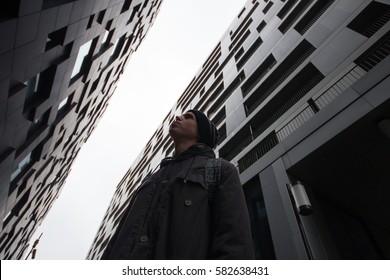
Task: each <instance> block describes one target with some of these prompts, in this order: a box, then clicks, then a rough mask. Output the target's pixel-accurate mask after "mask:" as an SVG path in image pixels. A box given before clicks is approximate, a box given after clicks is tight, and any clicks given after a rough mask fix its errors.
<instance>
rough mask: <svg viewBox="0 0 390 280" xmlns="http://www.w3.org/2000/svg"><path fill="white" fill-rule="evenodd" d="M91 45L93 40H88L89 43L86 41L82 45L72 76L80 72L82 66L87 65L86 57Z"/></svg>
mask: <svg viewBox="0 0 390 280" xmlns="http://www.w3.org/2000/svg"><path fill="white" fill-rule="evenodd" d="M91 45H92V40H90V41H88V42H87V43H85V44H84V45H82V46H81V47H80V50H79V53H78V54H77V58H76V62H75V64H74V67H73V71H72V75H71V78H73V77H75V76H76V75H77V74H79V73H80V71H81V69H82V67H83V66H84V65H85V63H86V58H87V56H88V54H89V53H90V50H91Z"/></svg>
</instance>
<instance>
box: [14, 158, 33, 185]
mask: <svg viewBox="0 0 390 280" xmlns="http://www.w3.org/2000/svg"><path fill="white" fill-rule="evenodd" d="M30 162H31V152H30V153H29V154H28V155H27V156H26V157H25V158H24V159H22V160H21V161H20V163H19V164H18V166H17V167H16V169H15V170H14V172H12V174H11V182H12V181H13V180H14V179H15V178H16V177H17V176H18V175H19V174H20V173H21V172H22V170H23V169H24V168H25V167H26V166H27V165H28V164H29V163H30Z"/></svg>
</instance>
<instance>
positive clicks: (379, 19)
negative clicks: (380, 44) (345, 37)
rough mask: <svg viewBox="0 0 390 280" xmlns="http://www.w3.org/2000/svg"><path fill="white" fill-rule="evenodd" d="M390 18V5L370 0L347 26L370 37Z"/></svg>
mask: <svg viewBox="0 0 390 280" xmlns="http://www.w3.org/2000/svg"><path fill="white" fill-rule="evenodd" d="M389 20H390V5H386V4H383V3H378V2H376V1H373V2H371V3H370V4H369V5H368V6H367V7H366V8H365V9H364V10H363V11H362V12H361V13H360V14H359V15H358V16H357V17H356V18H355V19H354V20H353V21H352V22H351V23H350V24H349V25H348V27H349V28H350V29H352V30H354V31H356V32H358V33H360V34H362V35H364V36H367V37H371V36H372V35H374V34H375V33H376V32H377V31H378V30H379V29H380V28H382V26H384V25H385V24H386V23H387V22H388V21H389Z"/></svg>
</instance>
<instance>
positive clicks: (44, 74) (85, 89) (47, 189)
mask: <svg viewBox="0 0 390 280" xmlns="http://www.w3.org/2000/svg"><path fill="white" fill-rule="evenodd" d="M161 3H162V1H161V0H154V1H149V0H110V1H108V0H107V1H106V0H34V1H29V0H12V1H3V2H2V4H0V6H1V9H0V34H1V38H2V41H1V42H0V207H1V208H0V213H1V221H2V222H1V236H0V238H1V239H0V240H1V243H0V258H1V259H20V258H22V257H23V256H24V255H25V253H26V248H27V247H28V244H29V242H30V238H31V236H32V235H33V233H34V231H35V230H36V228H37V227H38V226H39V225H40V224H41V222H42V220H43V218H44V217H45V216H46V214H47V212H48V211H49V210H50V208H51V206H52V204H53V203H54V201H55V200H56V198H57V197H58V196H59V194H60V192H61V189H62V187H63V185H64V181H65V179H66V177H67V175H68V174H69V172H70V168H71V166H72V163H73V161H74V159H75V158H76V156H77V154H78V152H79V150H80V148H81V146H82V145H83V143H85V141H87V139H88V137H89V136H90V135H91V133H92V131H93V130H94V128H95V127H96V125H97V123H98V121H99V119H100V117H101V116H102V115H103V113H104V111H105V109H106V107H107V105H108V102H109V99H110V97H111V96H112V95H113V93H114V91H115V89H116V86H117V83H118V80H119V78H120V76H121V74H122V73H123V71H124V69H125V67H126V65H127V64H128V62H129V58H130V56H131V54H132V53H133V52H134V51H136V50H137V48H138V46H139V45H140V43H141V42H142V40H143V38H144V36H145V35H146V33H147V31H148V29H149V28H150V27H151V25H152V24H153V22H154V19H155V17H156V15H157V13H158V11H159V8H160V5H161Z"/></svg>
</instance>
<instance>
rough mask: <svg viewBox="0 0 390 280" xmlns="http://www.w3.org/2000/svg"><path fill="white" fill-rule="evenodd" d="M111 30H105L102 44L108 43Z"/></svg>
mask: <svg viewBox="0 0 390 280" xmlns="http://www.w3.org/2000/svg"><path fill="white" fill-rule="evenodd" d="M109 33H110V32H108V30H106V32H104V36H103V40H102V45H104V44H105V43H107V39H108V34H109Z"/></svg>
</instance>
